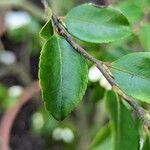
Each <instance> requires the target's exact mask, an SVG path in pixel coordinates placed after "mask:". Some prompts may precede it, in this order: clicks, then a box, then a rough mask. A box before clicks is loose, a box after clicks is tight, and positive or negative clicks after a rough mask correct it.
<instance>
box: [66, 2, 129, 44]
mask: <svg viewBox="0 0 150 150" xmlns="http://www.w3.org/2000/svg"><path fill="white" fill-rule="evenodd" d="M64 21H65V23H66V26H67V30H68V32H70V33H71V34H72V35H74V36H75V37H77V38H79V39H81V40H83V41H87V42H92V43H107V42H111V41H115V40H118V39H121V38H124V37H126V36H129V35H130V34H131V29H130V26H129V23H128V20H127V19H126V18H125V16H124V15H122V14H121V13H120V12H119V11H117V10H115V9H112V8H110V7H99V6H95V5H93V4H84V5H80V6H78V7H75V8H73V9H72V10H71V11H70V12H69V13H68V14H67V15H66V17H65V20H64Z"/></svg>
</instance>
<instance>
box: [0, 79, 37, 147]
mask: <svg viewBox="0 0 150 150" xmlns="http://www.w3.org/2000/svg"><path fill="white" fill-rule="evenodd" d="M39 90H40V88H39V85H38V81H34V82H32V84H31V85H30V86H28V87H27V88H26V89H25V90H24V92H23V94H22V95H21V97H20V98H19V99H18V101H17V102H16V104H15V105H13V106H12V107H11V108H9V109H8V110H7V111H6V112H5V113H4V115H3V117H2V120H1V124H0V150H9V149H10V147H9V140H10V133H11V128H12V125H13V122H14V120H15V118H16V116H17V114H18V112H19V111H20V109H21V108H22V106H23V105H24V104H25V103H26V102H27V101H29V100H30V99H31V97H32V96H33V94H35V93H37V92H39Z"/></svg>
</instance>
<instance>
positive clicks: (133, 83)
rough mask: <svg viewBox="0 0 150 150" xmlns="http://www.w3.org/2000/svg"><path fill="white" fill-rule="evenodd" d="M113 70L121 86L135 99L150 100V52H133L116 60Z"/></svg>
mask: <svg viewBox="0 0 150 150" xmlns="http://www.w3.org/2000/svg"><path fill="white" fill-rule="evenodd" d="M111 67H112V68H111V72H112V74H113V76H114V79H115V80H116V83H117V84H118V85H119V86H120V88H121V89H122V90H123V91H124V92H125V93H126V94H128V95H130V96H132V97H134V98H135V99H138V100H141V101H145V102H148V103H149V102H150V53H149V52H137V53H131V54H128V55H125V56H123V57H121V58H120V59H118V60H116V61H114V62H113V63H112V66H111Z"/></svg>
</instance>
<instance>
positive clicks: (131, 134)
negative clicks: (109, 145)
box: [106, 91, 139, 150]
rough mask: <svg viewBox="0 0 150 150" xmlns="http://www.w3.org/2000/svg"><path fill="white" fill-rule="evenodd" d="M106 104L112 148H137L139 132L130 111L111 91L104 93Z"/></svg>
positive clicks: (131, 149)
mask: <svg viewBox="0 0 150 150" xmlns="http://www.w3.org/2000/svg"><path fill="white" fill-rule="evenodd" d="M106 106H107V109H108V111H109V114H110V118H111V121H112V136H113V144H114V145H113V149H114V150H138V149H139V133H138V129H137V125H136V122H135V121H134V120H133V118H132V116H131V112H130V111H129V110H128V109H127V108H126V107H125V106H124V105H123V103H122V101H121V99H119V97H118V96H117V95H116V94H115V93H113V92H112V91H108V92H107V93H106Z"/></svg>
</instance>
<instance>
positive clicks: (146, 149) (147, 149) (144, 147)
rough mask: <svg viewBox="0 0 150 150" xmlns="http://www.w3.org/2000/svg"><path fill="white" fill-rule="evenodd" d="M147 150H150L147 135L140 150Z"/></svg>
mask: <svg viewBox="0 0 150 150" xmlns="http://www.w3.org/2000/svg"><path fill="white" fill-rule="evenodd" d="M149 149H150V137H149V135H147V136H146V138H145V141H144V145H143V148H142V150H149Z"/></svg>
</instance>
